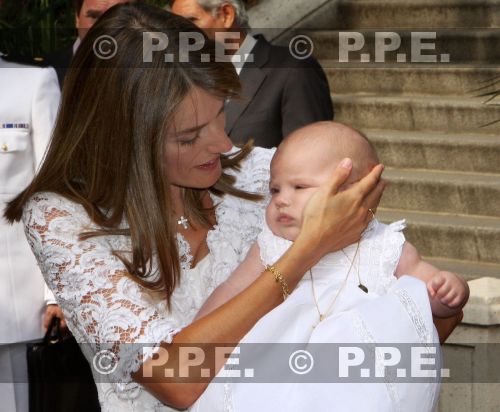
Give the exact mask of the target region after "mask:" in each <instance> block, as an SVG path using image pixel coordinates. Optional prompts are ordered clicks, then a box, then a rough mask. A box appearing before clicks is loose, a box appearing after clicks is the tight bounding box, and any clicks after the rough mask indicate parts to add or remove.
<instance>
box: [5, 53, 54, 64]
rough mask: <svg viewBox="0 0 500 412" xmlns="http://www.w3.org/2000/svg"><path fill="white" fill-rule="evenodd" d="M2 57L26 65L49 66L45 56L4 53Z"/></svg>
mask: <svg viewBox="0 0 500 412" xmlns="http://www.w3.org/2000/svg"><path fill="white" fill-rule="evenodd" d="M2 59H4V60H5V61H7V62H10V63H17V64H23V65H25V66H35V67H49V64H48V63H47V62H46V61H45V59H44V58H43V57H31V56H23V55H20V54H12V53H9V54H3V55H2Z"/></svg>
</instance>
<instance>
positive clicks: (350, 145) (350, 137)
mask: <svg viewBox="0 0 500 412" xmlns="http://www.w3.org/2000/svg"><path fill="white" fill-rule="evenodd" d="M345 157H349V158H351V159H352V162H353V168H352V171H351V174H350V176H349V178H348V180H347V182H346V183H345V184H344V185H343V186H342V187H341V190H344V189H346V188H347V187H348V186H350V185H351V184H353V183H355V182H357V181H359V180H360V179H361V178H363V177H364V176H366V175H367V174H368V173H369V172H370V170H371V169H372V168H373V167H374V166H375V165H377V164H378V163H379V161H378V158H377V154H376V153H375V149H374V148H373V146H372V145H371V143H370V142H369V141H368V140H367V139H366V137H364V136H363V135H362V134H361V133H360V132H358V131H357V130H354V129H353V128H351V127H349V126H345V125H343V124H341V123H337V122H318V123H313V124H311V125H308V126H305V127H302V128H301V129H298V130H296V131H295V132H293V133H292V134H290V135H289V136H288V137H287V138H286V139H285V140H283V142H282V143H281V144H280V146H279V147H278V150H277V151H276V153H275V155H274V157H273V160H272V162H271V181H270V184H269V185H270V190H271V196H272V197H271V202H270V203H269V205H268V207H267V211H266V220H267V224H268V226H269V228H270V229H271V230H272V232H273V233H274V234H275V235H277V236H280V237H283V238H285V239H288V240H292V241H293V240H295V238H296V237H297V235H298V234H299V232H300V227H301V225H302V211H303V210H304V206H305V205H306V203H307V201H308V200H309V198H310V197H311V196H312V195H313V193H314V192H315V191H316V190H317V188H318V187H319V186H321V185H322V184H324V183H326V182H327V181H328V180H329V179H331V177H332V174H333V170H334V169H335V168H336V167H337V165H338V164H339V162H340V161H341V160H342V159H344V158H345Z"/></svg>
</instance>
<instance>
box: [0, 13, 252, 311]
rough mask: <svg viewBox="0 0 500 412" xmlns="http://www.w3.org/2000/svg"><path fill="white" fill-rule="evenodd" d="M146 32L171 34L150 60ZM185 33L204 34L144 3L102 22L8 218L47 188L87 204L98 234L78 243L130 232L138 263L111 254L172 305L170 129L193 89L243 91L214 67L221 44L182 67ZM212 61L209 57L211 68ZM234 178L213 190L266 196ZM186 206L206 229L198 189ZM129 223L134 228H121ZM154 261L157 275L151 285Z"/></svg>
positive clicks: (80, 55)
mask: <svg viewBox="0 0 500 412" xmlns="http://www.w3.org/2000/svg"><path fill="white" fill-rule="evenodd" d="M148 32H155V33H160V32H161V33H164V34H165V35H166V36H167V38H168V46H167V48H166V50H163V51H162V52H156V53H152V55H151V57H152V59H151V61H150V62H144V61H143V60H144V57H143V33H148ZM180 32H198V33H200V34H203V32H202V31H200V30H199V29H198V28H196V26H194V25H193V24H191V23H190V22H188V21H187V20H185V19H184V18H182V17H178V16H176V15H173V14H171V13H169V12H167V11H164V10H161V9H159V8H156V7H152V6H148V5H146V4H123V5H118V6H115V7H112V8H111V9H109V10H108V11H107V12H106V13H105V14H104V15H103V16H102V17H101V19H100V20H99V21H98V22H97V23H96V24H95V25H94V26H93V27H92V29H91V30H90V31H89V32H88V34H87V35H86V36H85V38H84V40H83V41H82V44H81V45H80V47H79V49H78V51H77V53H76V55H75V56H74V58H73V61H72V63H71V67H70V69H69V71H68V74H67V77H66V79H65V84H64V90H63V96H62V102H61V107H60V111H59V115H58V118H57V122H56V126H55V129H54V133H53V137H52V141H51V145H50V148H49V150H48V152H47V154H46V158H45V161H44V163H43V165H42V167H41V169H40V171H39V172H38V173H37V175H36V176H35V178H34V180H33V181H32V183H31V184H30V185H29V186H28V188H26V189H25V190H24V191H23V192H22V193H21V194H20V195H19V196H17V197H16V198H15V199H14V200H12V201H11V202H10V203H9V206H8V207H7V209H6V211H5V217H6V219H7V220H9V221H10V222H13V221H18V220H20V218H21V216H22V209H23V206H24V205H25V204H26V202H27V201H28V200H29V199H30V197H31V196H33V195H34V194H35V193H37V192H46V191H49V192H54V193H57V194H60V195H62V196H65V197H66V198H68V199H70V200H72V201H74V202H77V203H79V204H81V205H82V206H83V207H84V209H85V211H86V212H87V213H88V215H89V216H90V218H91V219H92V220H93V221H94V222H95V223H96V225H98V226H99V229H98V230H95V231H92V232H85V233H81V234H80V238H81V239H83V238H88V237H91V236H102V235H122V236H130V239H131V245H132V250H131V258H127V257H126V256H125V254H123V253H122V252H118V251H113V253H114V254H115V255H116V256H118V257H119V258H120V259H121V260H122V262H123V263H124V265H125V267H126V269H127V271H128V272H129V274H130V276H131V277H132V278H133V279H134V280H135V281H137V282H138V283H139V284H141V285H143V286H144V287H147V288H149V289H150V290H154V291H158V292H162V293H163V294H164V296H165V297H166V298H167V302H168V303H169V305H170V297H171V295H172V293H173V291H174V289H175V287H176V285H177V284H178V282H179V277H180V265H179V256H178V250H177V242H176V237H175V230H174V222H173V221H172V217H171V203H170V202H171V199H170V192H169V186H170V185H169V181H168V176H166V173H165V170H164V169H165V167H164V160H163V159H164V156H163V153H164V144H165V137H164V136H165V133H164V132H165V130H166V127H167V125H168V124H169V122H170V121H171V119H172V117H173V115H174V113H175V112H176V110H177V109H178V106H179V104H180V103H181V101H182V100H183V99H184V98H185V97H186V95H187V94H188V93H189V91H190V90H192V88H193V87H194V86H197V87H200V88H202V89H204V90H205V91H207V92H209V93H211V94H212V95H214V96H217V97H219V98H227V97H232V96H235V95H237V93H238V92H239V87H240V85H239V80H238V77H237V75H236V73H235V70H234V68H233V66H232V65H231V63H224V62H217V61H215V60H216V59H215V47H214V43H213V42H212V41H210V40H209V39H208V38H206V37H205V36H204V39H205V42H204V46H203V47H202V48H201V49H200V50H198V51H192V52H191V54H190V55H189V62H181V61H180V60H182V59H180V58H179V50H178V48H179V36H180ZM101 36H111V37H108V38H106V39H108V40H110V39H114V42H115V45H116V54H115V55H114V57H112V58H109V59H100V58H98V57H97V53H98V52H99V49H97V51H96V44H97V43H96V42H97V41H98V39H103V37H101ZM109 45H110V43H109V42H108V46H109ZM102 50H106V49H102ZM166 53H169V54H171V55H172V56H174V58H173V62H165V54H166ZM207 55H209V56H210V60H211V61H210V62H209V63H204V61H205V60H206V59H205V60H204V59H203V56H207ZM108 57H109V56H108ZM250 150H251V148H250V146H247V147H245V148H243V149H242V150H241V151H240V152H239V153H237V154H236V155H235V156H233V157H224V158H223V160H222V165H223V168H226V169H227V168H228V167H230V168H236V169H237V168H238V164H239V162H240V160H241V159H243V158H244V157H245V156H246V155H247V154H248V153H249V151H250ZM234 180H235V179H234V177H233V176H231V175H229V174H227V173H225V172H224V173H223V174H222V176H221V178H220V179H219V181H218V182H217V184H216V185H215V186H214V187H213V188H212V189H211V190H212V191H214V192H215V193H217V194H219V195H221V194H224V193H231V194H233V195H236V196H240V197H244V198H247V199H252V200H256V199H258V198H259V196H257V195H254V194H250V193H246V192H243V191H240V190H238V189H237V188H235V187H234ZM184 200H185V203H186V209H187V210H190V211H191V213H193V211H197V212H196V213H194V214H195V215H196V216H195V218H197V219H199V221H200V222H201V223H204V224H208V223H209V219H208V218H207V211H206V210H204V209H203V208H202V206H201V195H200V191H199V190H195V189H185V190H184ZM124 218H125V220H126V222H127V224H128V228H127V229H123V228H120V223H122V221H123V219H124ZM127 256H130V254H127ZM154 256H155V257H156V259H157V266H158V272H159V276H153V280H151V277H150V275H152V274H154V275H156V273H154V269H153V257H154Z"/></svg>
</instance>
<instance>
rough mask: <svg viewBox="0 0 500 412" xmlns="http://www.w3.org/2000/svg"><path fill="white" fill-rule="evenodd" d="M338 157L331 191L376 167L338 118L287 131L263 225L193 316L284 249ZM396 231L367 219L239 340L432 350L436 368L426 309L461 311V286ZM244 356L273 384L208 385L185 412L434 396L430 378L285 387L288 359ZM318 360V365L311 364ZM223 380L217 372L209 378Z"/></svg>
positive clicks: (341, 405) (403, 402)
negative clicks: (355, 236) (344, 166)
mask: <svg viewBox="0 0 500 412" xmlns="http://www.w3.org/2000/svg"><path fill="white" fill-rule="evenodd" d="M346 157H349V158H351V159H352V161H353V169H352V172H351V174H350V177H349V179H348V181H347V182H346V183H345V184H344V185H343V187H341V188H340V190H344V189H346V188H347V187H348V186H350V185H354V184H356V182H357V181H358V180H360V179H361V178H363V177H364V176H365V175H366V174H367V173H368V172H369V171H370V170H371V169H372V168H373V166H375V165H376V164H378V163H379V161H378V159H377V156H376V154H375V151H374V149H373V147H372V145H371V144H370V143H369V141H368V140H367V139H366V138H365V137H364V136H363V135H361V134H360V133H359V132H357V131H356V130H354V129H352V128H350V127H348V126H345V125H342V124H340V123H335V122H320V123H315V124H312V125H309V126H306V127H303V128H301V129H299V130H297V131H295V132H294V133H292V134H291V135H290V136H289V137H287V138H286V139H285V140H284V141H283V142H282V143H281V145H280V146H279V148H278V149H277V151H276V153H275V155H274V157H273V160H272V162H271V179H270V192H271V201H270V203H269V205H268V207H267V210H266V225H265V227H264V228H263V230H262V232H261V233H260V235H259V236H258V239H257V242H256V243H255V244H254V245H253V246H252V247H251V249H250V250H249V252H248V255H247V257H246V258H245V260H244V261H243V262H242V264H241V265H240V266H239V267H238V268H237V269H236V271H235V272H233V274H232V275H231V276H230V277H229V278H228V279H227V280H226V281H225V282H224V283H222V284H221V285H220V286H219V287H218V288H217V289H216V290H215V291H214V292H213V293H212V295H211V296H210V297H209V298H208V300H207V301H206V302H205V304H204V306H203V307H202V308H201V310H200V312H199V313H198V317H201V316H203V315H205V314H207V313H209V312H211V311H212V310H214V309H215V308H217V307H218V306H220V305H222V304H223V303H225V302H226V301H228V300H229V299H231V298H232V297H233V296H234V295H236V294H237V293H239V292H241V291H242V290H243V289H245V288H246V287H247V286H248V285H250V283H252V282H253V281H254V280H255V279H256V278H257V277H258V276H260V275H261V274H262V272H263V271H264V270H265V268H266V265H272V264H273V263H274V262H275V261H276V260H277V259H278V258H279V257H280V256H281V255H282V254H283V253H285V251H286V250H287V249H288V248H289V247H290V245H291V244H292V242H293V241H294V240H295V239H296V237H297V236H298V234H299V231H300V227H301V224H302V212H303V210H304V207H305V205H306V203H307V202H308V200H309V199H310V198H311V196H312V195H313V194H314V192H315V191H316V190H317V188H318V187H319V186H321V185H322V184H324V183H326V182H327V181H328V179H330V177H331V175H332V172H333V170H334V168H335V167H336V166H337V165H338V163H339V162H340V161H341V160H342V159H343V158H346ZM403 228H404V222H402V221H401V222H395V223H392V224H390V225H385V224H382V223H380V222H378V221H377V220H376V219H375V218H373V220H372V221H371V222H370V224H369V225H368V228H367V229H366V230H365V231H364V233H363V235H362V238H361V239H360V241H359V242H356V243H355V244H353V245H350V246H348V247H346V248H344V249H343V250H341V251H338V252H335V253H331V254H328V255H326V256H324V257H323V258H322V259H321V260H320V261H319V262H318V263H317V264H316V265H315V266H314V267H313V268H312V269H311V270H310V271H309V272H308V273H307V274H305V275H304V277H303V278H302V280H301V281H300V282H299V283H298V284H297V286H296V288H295V289H294V290H293V291H292V293H291V294H290V296H288V298H287V299H286V300H285V301H284V302H283V303H282V304H281V305H279V306H277V307H276V308H275V309H274V310H272V311H271V312H269V313H268V314H267V315H266V316H264V317H263V318H261V319H260V320H259V321H258V322H257V323H256V324H255V326H254V327H253V328H252V329H251V330H250V332H248V334H247V335H245V337H244V338H243V339H242V340H241V342H240V344H242V345H245V344H249V343H254V344H262V343H300V344H307V345H312V346H313V347H314V344H318V343H321V344H325V343H327V344H335V343H337V344H345V343H348V344H349V343H355V344H356V345H357V344H389V345H393V344H403V345H404V344H411V345H420V346H423V347H425V348H427V349H426V350H429V351H432V350H434V351H433V352H432V353H433V354H434V355H435V357H436V358H435V359H436V362H435V364H436V365H439V363H440V351H439V346H438V345H439V341H438V336H437V333H436V330H435V328H434V325H433V319H432V314H434V315H435V316H438V317H448V316H452V315H454V314H457V313H458V312H460V310H461V309H462V307H463V306H464V305H465V303H466V301H467V298H468V294H469V290H468V286H467V283H466V282H465V281H464V280H463V279H461V278H460V277H459V276H457V275H455V274H453V273H450V272H444V271H439V270H438V269H436V268H435V267H433V266H432V265H430V264H429V263H426V262H424V261H423V260H422V259H421V258H420V256H419V254H418V253H417V250H416V249H415V247H413V246H412V245H411V244H410V243H408V242H406V241H405V239H404V236H403V234H402V230H403ZM404 275H409V276H404ZM270 276H271V275H270ZM398 279H399V280H398ZM422 281H423V282H422ZM424 282H425V283H424ZM276 287H279V286H278V285H277V286H276ZM429 303H430V304H429ZM431 309H432V314H431ZM250 346H251V345H250ZM246 347H248V346H246ZM252 347H253V348H264V347H263V346H261V345H254V346H252ZM307 347H308V348H309V346H307ZM316 347H317V346H316ZM266 348H267V347H266ZM285 349H286V348H285ZM429 353H431V352H429ZM251 359H252V360H251V362H250V364H251V365H252V367H255V370H257V371H262V370H263V369H264V370H265V369H266V368H267V370H269V369H271V370H273V372H274V373H277V374H278V375H279V376H281V377H282V379H283V380H282V381H281V382H282V383H273V384H270V383H241V382H230V383H226V384H219V383H216V382H212V383H211V384H210V385H209V386H208V388H207V389H206V391H205V392H204V394H203V395H202V396H201V397H200V398H199V399H198V401H197V402H196V403H195V404H194V405H193V407H192V408H191V411H193V412H194V411H218V410H234V411H238V412H246V411H248V412H251V411H256V410H259V411H276V410H280V409H282V408H283V405H286V409H287V411H297V412H299V411H304V410H315V411H322V410H325V411H326V410H332V409H334V410H338V411H353V410H384V411H389V410H395V411H396V410H405V411H411V412H417V411H418V412H423V411H428V412H430V411H433V410H434V409H435V407H436V403H437V399H438V395H439V380H435V381H430V382H411V381H402V382H395V381H391V380H390V379H389V380H387V381H386V382H384V383H374V382H373V381H368V382H358V383H356V382H342V383H340V382H336V383H333V384H332V383H319V382H318V383H315V384H303V383H300V382H295V383H294V381H293V379H294V378H293V376H292V378H291V379H292V381H291V382H290V381H287V379H288V378H287V377H288V376H289V373H290V370H289V369H288V362H285V363H287V365H285V367H284V369H280V365H282V364H283V362H280V360H279V359H280V358H279V356H278V358H277V357H276V352H274V351H272V350H258V351H257V354H256V355H255V356H254V357H252V358H251ZM315 360H317V361H318V360H319V359H315ZM322 363H324V364H325V365H326V364H327V363H326V360H325V361H320V362H318V364H322ZM261 366H262V367H263V369H262V368H261ZM328 370H329V371H330V369H328ZM331 370H332V371H333V370H334V369H333V368H332V369H331ZM329 373H330V372H328V373H327V374H329ZM225 376H226V375H225V374H224V370H222V371H221V372H220V373H219V375H218V377H222V378H224V377H225ZM287 382H288V383H287ZM327 382H335V381H327Z"/></svg>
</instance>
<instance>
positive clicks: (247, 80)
mask: <svg viewBox="0 0 500 412" xmlns="http://www.w3.org/2000/svg"><path fill="white" fill-rule="evenodd" d="M170 6H171V10H172V12H174V13H176V14H179V15H181V16H183V17H185V18H187V19H189V20H191V21H192V22H193V23H194V24H196V25H197V26H198V27H200V28H201V29H203V30H204V31H205V32H206V33H207V35H208V36H210V37H212V38H214V37H215V38H216V40H217V39H218V36H217V34H219V33H221V32H224V33H238V34H239V38H238V39H237V40H236V41H235V44H232V45H230V46H229V47H228V48H227V49H226V52H225V53H226V54H231V52H233V53H234V54H233V55H232V56H231V61H232V62H233V64H234V65H235V67H236V71H237V72H238V74H239V75H240V80H241V84H242V87H243V92H242V99H238V100H232V101H230V102H228V103H227V105H226V132H227V133H228V135H229V136H230V137H231V139H232V141H233V142H234V143H244V142H246V141H247V140H249V139H254V142H255V144H256V145H257V146H262V147H274V146H277V145H278V144H279V143H280V142H281V140H282V139H283V137H285V136H286V135H288V134H289V133H291V132H292V131H294V130H295V129H298V128H299V127H301V126H304V125H306V124H309V123H312V122H315V121H318V120H332V119H333V108H332V102H331V98H330V90H329V87H328V82H327V79H326V76H325V73H324V72H323V70H322V69H321V66H320V65H319V64H318V62H317V61H316V60H315V59H314V58H312V57H309V58H307V59H304V60H299V59H296V58H295V57H293V56H292V55H291V54H290V51H289V50H288V48H287V47H279V46H274V45H271V44H270V43H269V42H267V41H266V39H265V38H264V37H263V36H255V37H254V36H252V35H250V34H248V32H247V31H248V17H247V14H246V11H245V8H244V5H243V3H242V1H241V0H171V1H170ZM225 43H226V44H228V43H231V42H230V41H229V40H226V41H225ZM232 47H234V48H233V49H231V48H232ZM235 49H237V51H235ZM248 55H251V56H252V57H253V61H251V59H248Z"/></svg>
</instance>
